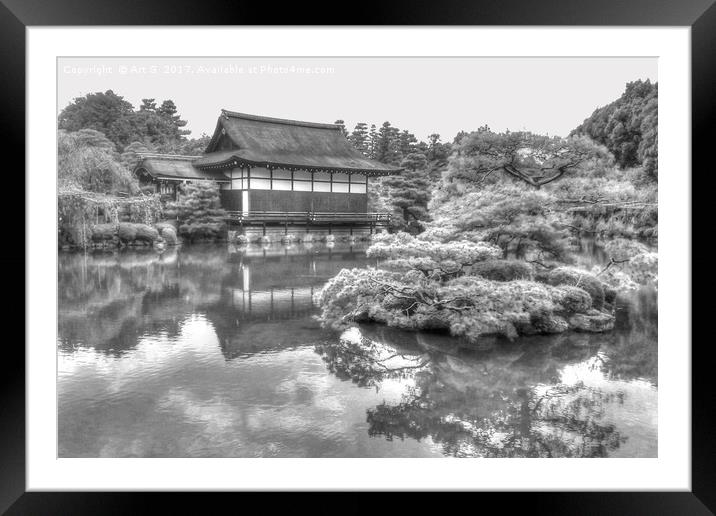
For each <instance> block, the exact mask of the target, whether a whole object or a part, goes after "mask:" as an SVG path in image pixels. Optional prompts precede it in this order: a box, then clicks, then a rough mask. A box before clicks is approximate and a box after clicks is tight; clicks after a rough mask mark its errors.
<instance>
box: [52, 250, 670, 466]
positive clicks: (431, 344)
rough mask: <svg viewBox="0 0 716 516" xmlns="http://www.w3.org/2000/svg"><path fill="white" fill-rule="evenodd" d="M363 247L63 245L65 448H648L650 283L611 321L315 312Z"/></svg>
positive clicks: (417, 451)
mask: <svg viewBox="0 0 716 516" xmlns="http://www.w3.org/2000/svg"><path fill="white" fill-rule="evenodd" d="M364 250H365V246H361V245H354V246H348V245H342V244H336V245H335V246H334V247H331V246H330V244H328V245H326V244H321V245H318V244H314V245H310V244H306V245H294V246H288V247H286V246H278V245H273V246H268V247H258V246H256V247H249V248H232V247H231V246H226V245H219V244H216V245H194V246H184V247H181V248H179V249H170V250H167V251H166V252H164V253H162V254H159V253H157V252H154V251H144V252H139V251H122V252H115V253H95V254H82V253H79V254H77V253H75V254H73V253H60V256H59V271H58V278H59V333H58V335H59V337H58V379H57V381H58V413H59V421H58V428H59V435H58V445H59V455H60V457H431V456H434V457H441V456H458V457H656V455H657V293H656V291H655V290H654V289H652V288H646V287H645V288H642V289H641V290H638V291H635V292H632V293H630V294H629V295H626V296H622V297H620V299H619V302H618V308H617V323H616V328H615V329H614V330H613V331H611V332H609V333H605V334H580V333H568V334H560V335H556V336H542V337H528V338H527V337H525V338H520V339H518V340H516V341H515V342H512V343H510V342H507V341H489V340H488V341H486V342H485V343H484V344H482V345H480V346H469V345H467V344H465V343H464V342H461V341H458V340H456V339H453V338H450V337H448V336H445V335H437V334H427V333H406V332H400V331H395V330H391V329H388V328H384V327H377V326H362V327H360V328H353V329H350V330H347V331H345V332H343V333H342V334H338V333H335V332H331V331H328V330H322V329H321V328H320V327H319V325H318V323H317V322H316V321H315V320H314V319H313V316H314V315H315V314H316V313H317V312H318V310H317V308H316V306H315V305H314V304H313V301H312V296H313V294H314V293H315V292H317V291H318V290H320V288H321V287H322V285H323V284H324V283H325V282H326V281H327V280H328V279H329V278H331V277H332V276H334V275H335V274H336V273H337V272H338V271H340V270H341V269H342V268H346V267H348V268H352V267H364V266H368V265H376V264H375V263H374V262H373V261H371V260H370V259H368V258H367V257H366V256H365V252H364ZM603 259H605V258H604V257H603V256H602V255H601V254H600V253H599V251H598V248H595V247H594V246H585V247H584V250H583V252H582V254H581V257H580V260H581V261H582V262H585V261H591V263H598V262H599V261H600V260H603Z"/></svg>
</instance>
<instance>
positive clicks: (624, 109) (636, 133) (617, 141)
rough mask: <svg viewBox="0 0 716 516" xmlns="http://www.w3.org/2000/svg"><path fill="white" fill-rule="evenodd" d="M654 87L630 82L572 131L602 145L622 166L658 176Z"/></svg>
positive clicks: (655, 178)
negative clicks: (639, 169) (623, 89)
mask: <svg viewBox="0 0 716 516" xmlns="http://www.w3.org/2000/svg"><path fill="white" fill-rule="evenodd" d="M658 95H659V90H658V84H657V83H651V82H650V81H649V80H648V79H647V80H646V81H641V80H638V81H634V82H630V83H628V84H627V85H626V90H625V91H624V93H623V94H622V96H621V97H619V98H618V99H617V100H615V101H614V102H612V103H611V104H607V105H606V106H604V107H601V108H598V109H596V110H595V111H594V113H592V115H591V116H590V117H589V118H587V119H586V120H584V122H583V123H582V124H581V125H579V126H578V127H577V128H575V129H574V130H573V131H572V133H571V134H572V135H582V134H584V135H587V136H589V137H590V138H592V139H593V140H594V141H596V142H598V143H601V144H602V145H605V146H606V147H607V149H609V151H610V152H611V153H612V154H614V158H615V160H616V162H617V164H618V165H619V166H620V167H622V168H626V167H636V166H642V167H643V169H644V173H645V174H646V175H647V176H648V177H649V178H650V179H652V180H654V181H656V180H657V177H658V149H657V144H658V136H659V131H658Z"/></svg>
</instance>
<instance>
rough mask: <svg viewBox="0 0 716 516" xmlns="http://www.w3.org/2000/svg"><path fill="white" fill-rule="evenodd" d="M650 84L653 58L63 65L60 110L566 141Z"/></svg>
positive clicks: (201, 123) (200, 122) (95, 61)
mask: <svg viewBox="0 0 716 516" xmlns="http://www.w3.org/2000/svg"><path fill="white" fill-rule="evenodd" d="M277 67H283V69H277ZM291 67H294V68H291ZM307 72H310V73H307ZM647 78H648V79H651V80H652V82H654V81H656V80H657V59H656V58H624V57H617V58H593V57H589V58H560V57H557V58H534V57H529V58H505V57H499V58H442V57H439V58H422V57H421V58H335V57H329V58H295V57H292V58H264V57H260V58H60V59H59V62H58V90H57V91H58V105H57V109H58V113H59V112H60V111H61V110H62V109H63V108H64V107H65V106H67V104H69V103H70V102H71V101H72V99H74V98H75V97H78V96H83V95H85V94H87V93H93V92H97V91H106V90H108V89H111V90H113V91H114V92H115V93H117V94H118V95H122V96H123V97H124V98H125V99H126V100H128V101H130V102H131V103H132V104H133V105H134V106H135V108H136V107H138V106H139V104H140V103H141V99H142V98H155V99H156V101H157V104H159V103H161V101H162V100H165V99H172V100H173V101H174V102H175V104H176V105H177V108H178V110H179V114H180V115H181V116H182V118H183V119H184V120H187V121H188V122H189V124H188V125H187V127H186V128H187V129H189V130H191V131H192V134H191V135H190V136H192V137H198V136H200V135H201V133H207V134H209V135H211V134H212V133H213V131H214V127H215V125H216V120H217V118H218V116H219V112H220V110H221V109H222V108H224V109H229V110H232V111H239V112H243V113H251V114H257V115H265V116H273V117H279V118H289V119H295V120H305V121H311V122H328V123H333V122H334V121H335V120H337V119H343V120H345V122H346V126H347V127H348V129H349V130H352V129H353V126H354V125H355V124H356V123H357V122H367V123H368V125H370V124H371V123H374V124H376V126H378V127H380V125H381V124H382V123H383V122H384V121H386V120H388V121H390V122H391V124H392V125H394V126H396V127H399V128H400V129H408V130H409V131H411V132H412V133H414V134H415V135H416V136H417V137H418V138H419V139H422V140H425V139H426V138H427V136H428V135H429V134H430V133H433V132H437V133H439V134H440V135H441V136H442V140H443V141H452V139H453V137H454V136H455V134H457V132H458V131H460V130H466V131H473V130H475V129H477V128H478V127H479V126H481V125H484V124H487V125H489V126H490V127H491V128H492V129H493V130H496V131H504V130H505V129H510V130H513V131H517V130H529V131H534V132H537V133H546V134H550V135H562V136H565V135H567V134H568V133H569V131H570V130H572V129H573V128H574V127H576V126H577V125H579V124H580V123H581V122H582V121H583V120H584V119H585V118H586V117H588V116H589V115H590V114H591V113H592V112H593V111H594V109H596V108H597V107H600V106H603V105H605V104H608V103H609V102H611V101H613V100H615V99H616V98H618V97H619V96H620V95H621V94H622V92H623V91H624V87H625V85H626V83H627V82H629V81H633V80H636V79H647Z"/></svg>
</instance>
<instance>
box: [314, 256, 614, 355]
mask: <svg viewBox="0 0 716 516" xmlns="http://www.w3.org/2000/svg"><path fill="white" fill-rule="evenodd" d="M316 302H317V303H318V304H319V306H320V307H321V316H320V318H321V321H322V322H323V324H324V325H326V326H330V327H333V328H341V327H345V326H346V325H348V324H350V323H352V322H361V321H375V322H379V323H382V324H387V325H388V326H393V327H396V328H401V329H406V330H443V331H448V332H449V333H450V334H451V335H454V336H457V337H463V338H466V339H467V340H469V341H476V340H478V339H479V338H480V337H481V336H485V335H503V336H506V337H508V338H514V337H516V336H518V335H521V334H534V333H559V332H563V331H566V330H568V329H570V328H571V327H572V326H571V323H569V322H568V318H569V317H570V316H572V315H574V314H575V313H582V315H583V317H581V318H578V319H575V321H577V322H578V324H579V325H582V326H584V325H586V324H589V323H590V321H591V320H592V319H593V318H600V320H601V319H605V320H613V317H612V316H610V315H609V314H604V313H602V312H598V311H596V310H591V309H590V305H591V299H590V298H589V295H588V294H587V293H586V292H585V291H583V290H581V289H578V288H564V287H553V286H550V285H545V284H542V283H536V282H533V281H524V280H518V281H509V282H497V281H490V280H486V279H484V278H482V277H479V276H463V277H460V278H455V279H452V280H449V281H447V282H444V283H441V282H438V281H434V280H431V279H426V278H423V279H422V280H421V281H418V282H416V281H414V279H413V278H411V277H410V276H409V275H408V274H401V273H398V272H392V271H385V270H380V269H352V270H348V269H343V270H342V271H341V272H340V273H339V274H338V275H337V276H335V277H334V278H332V279H331V280H330V281H329V282H328V283H327V284H326V285H325V286H324V288H323V289H322V290H321V291H320V292H319V293H318V294H317V295H316ZM593 326H596V325H593ZM604 327H605V328H606V325H605V326H604Z"/></svg>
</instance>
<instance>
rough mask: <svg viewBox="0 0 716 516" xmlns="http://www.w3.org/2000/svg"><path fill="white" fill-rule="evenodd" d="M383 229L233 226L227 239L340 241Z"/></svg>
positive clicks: (233, 240)
mask: <svg viewBox="0 0 716 516" xmlns="http://www.w3.org/2000/svg"><path fill="white" fill-rule="evenodd" d="M383 231H385V229H383V228H373V231H372V233H371V229H370V228H368V227H345V226H338V227H328V226H310V227H305V226H303V227H301V226H288V228H286V227H276V226H273V227H266V228H263V227H256V226H251V227H233V228H230V229H229V235H228V237H229V241H230V242H236V241H245V242H249V243H257V242H263V243H275V242H285V241H289V242H331V241H336V242H341V241H350V240H355V241H359V240H370V238H371V237H372V235H375V234H379V233H382V232H383Z"/></svg>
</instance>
